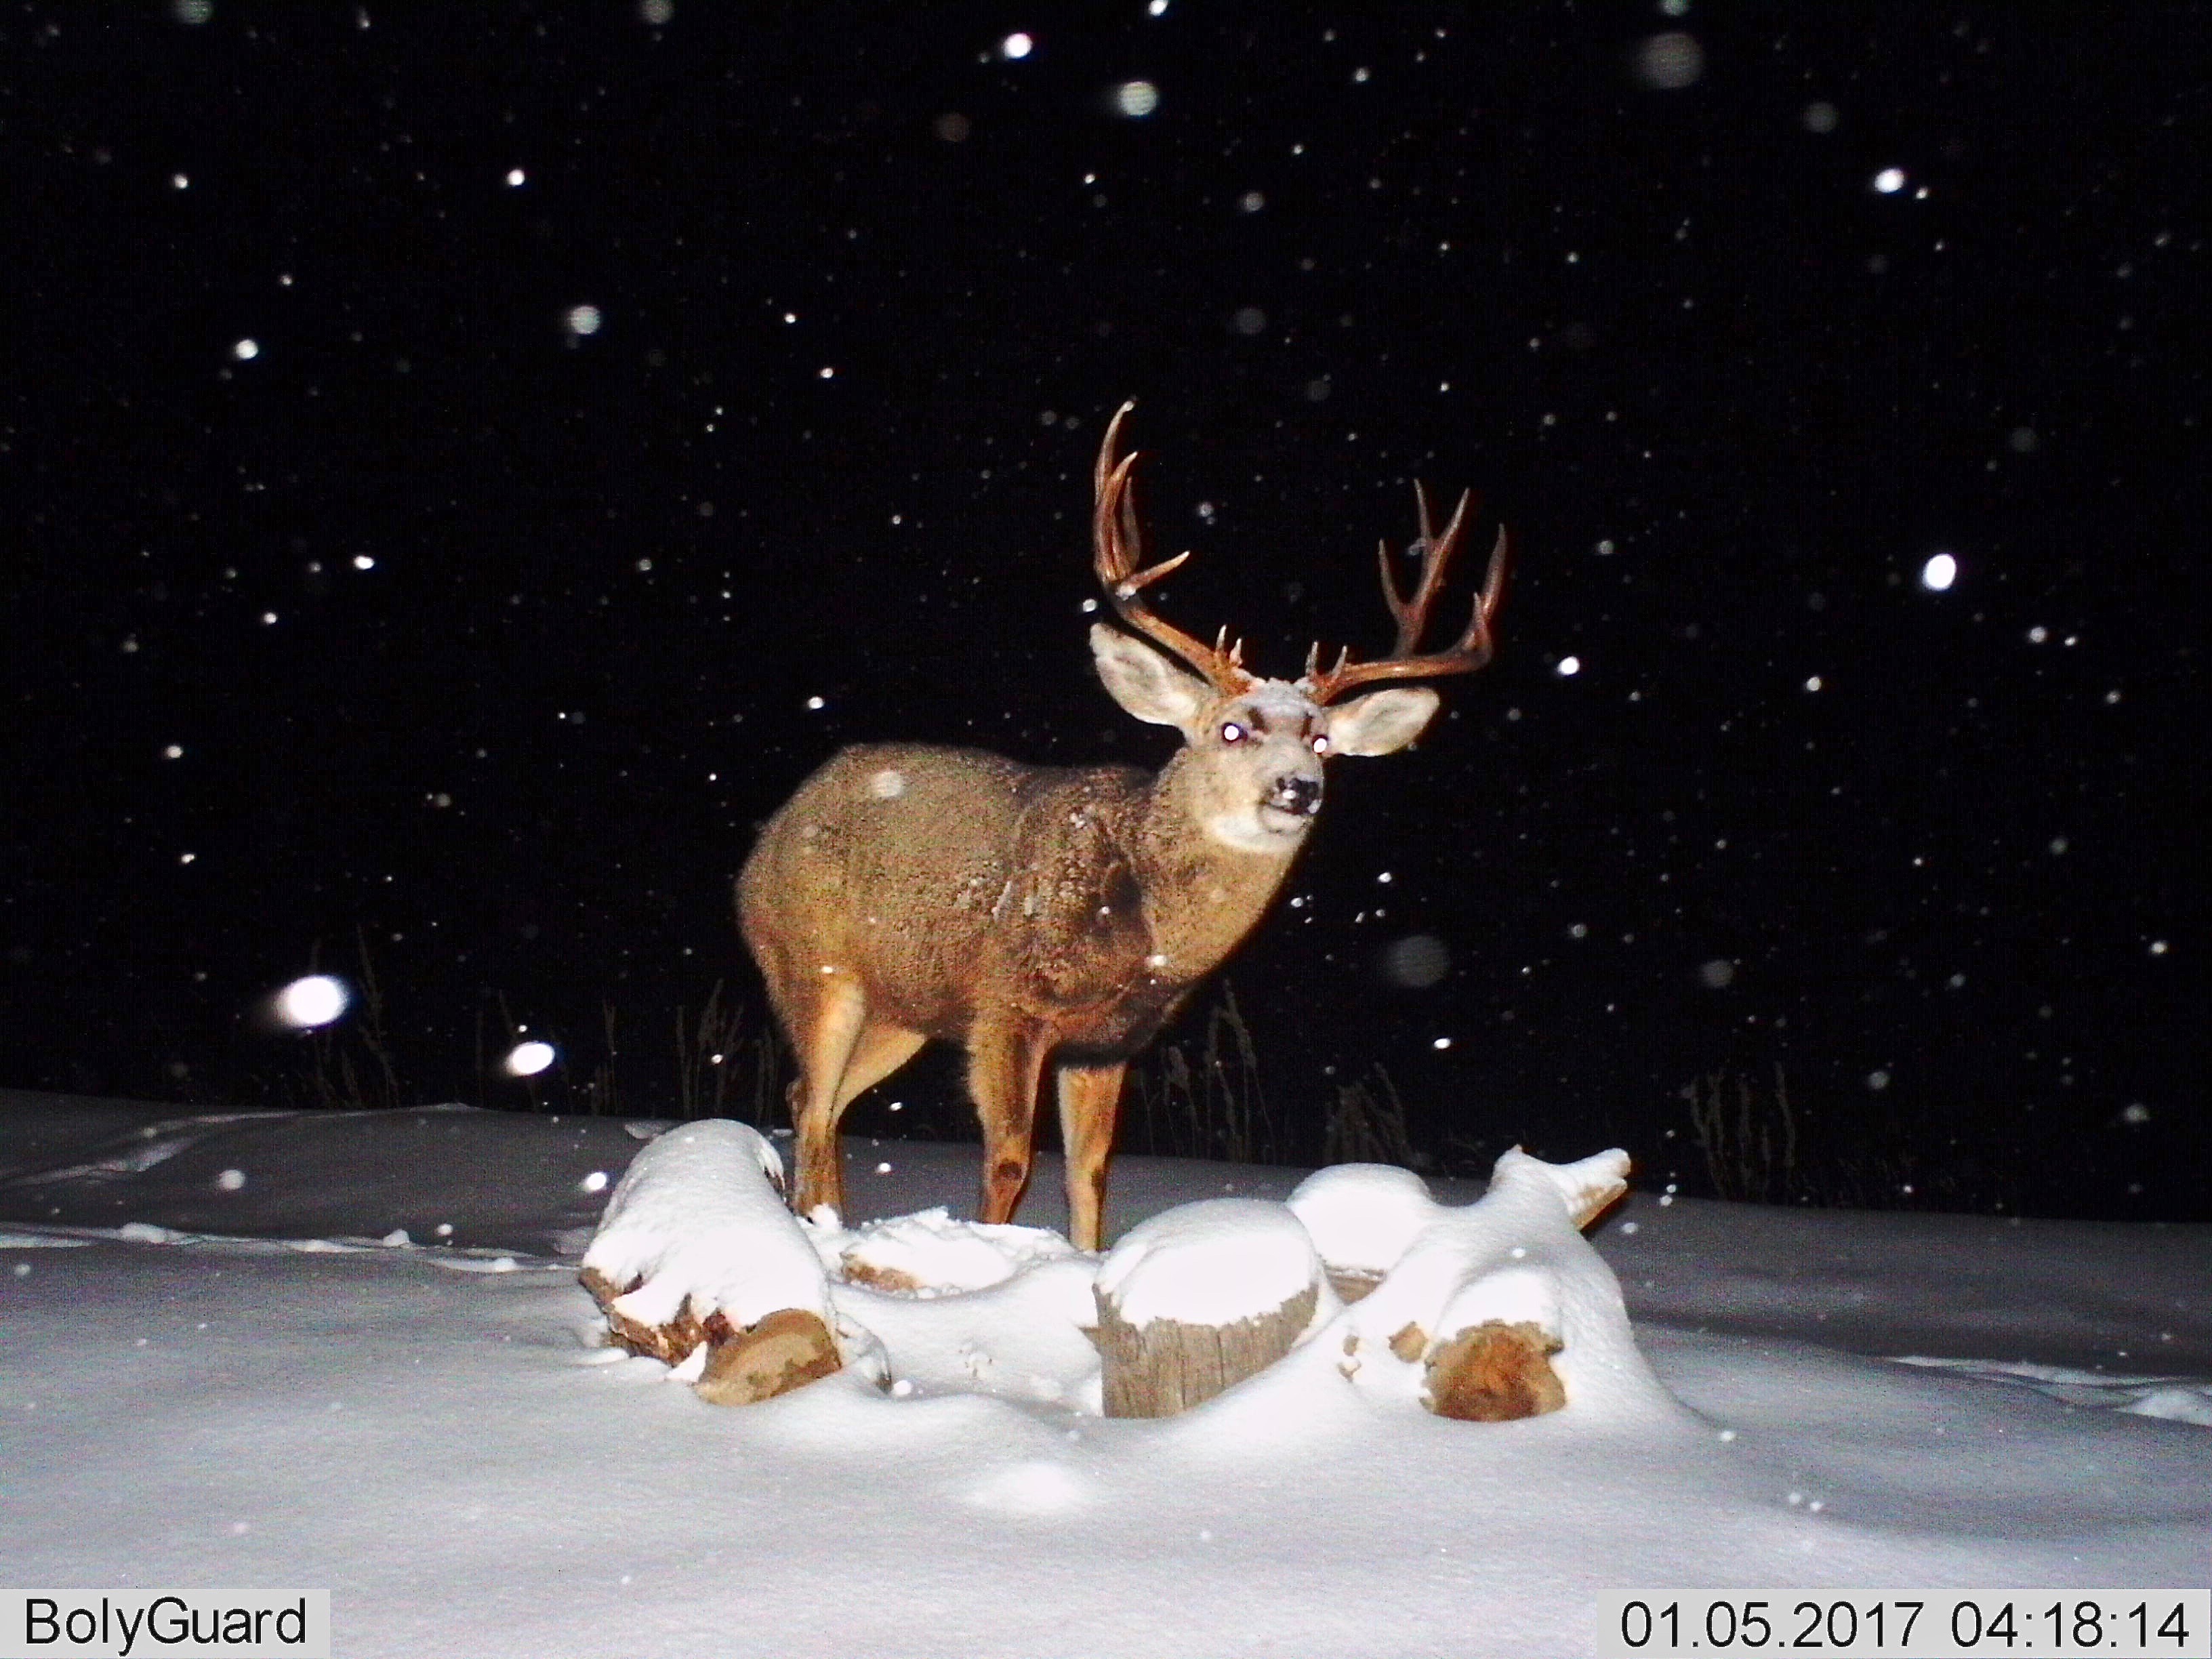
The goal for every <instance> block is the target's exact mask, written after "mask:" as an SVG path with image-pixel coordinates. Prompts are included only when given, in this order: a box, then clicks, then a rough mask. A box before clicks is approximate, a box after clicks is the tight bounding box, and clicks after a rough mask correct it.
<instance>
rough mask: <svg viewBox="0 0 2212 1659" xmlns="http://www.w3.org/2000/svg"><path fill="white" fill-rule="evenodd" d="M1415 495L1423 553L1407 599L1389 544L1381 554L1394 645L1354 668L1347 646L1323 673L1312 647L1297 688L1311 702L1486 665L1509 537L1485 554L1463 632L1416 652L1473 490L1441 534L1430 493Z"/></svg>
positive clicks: (1460, 533)
mask: <svg viewBox="0 0 2212 1659" xmlns="http://www.w3.org/2000/svg"><path fill="white" fill-rule="evenodd" d="M1413 493H1414V496H1415V499H1416V501H1418V502H1419V507H1420V515H1421V538H1420V541H1419V544H1418V545H1419V547H1420V549H1421V574H1420V577H1419V580H1418V581H1416V582H1415V583H1414V585H1413V596H1412V598H1410V599H1408V598H1406V597H1404V596H1402V595H1401V594H1400V592H1398V581H1397V578H1396V577H1395V576H1394V575H1393V574H1391V570H1390V544H1389V543H1388V542H1387V541H1386V542H1384V543H1383V544H1382V546H1381V549H1380V556H1381V563H1382V574H1383V602H1384V603H1385V604H1386V605H1389V607H1390V615H1391V617H1392V618H1393V619H1394V620H1395V622H1396V623H1397V625H1398V638H1397V641H1396V643H1395V644H1394V645H1393V646H1392V647H1391V649H1390V654H1389V656H1388V657H1385V658H1383V659H1380V660H1378V661H1376V662H1363V663H1355V662H1353V661H1352V653H1351V651H1350V650H1349V649H1348V648H1346V649H1343V650H1340V651H1339V652H1338V653H1337V658H1336V662H1335V665H1334V666H1333V667H1331V668H1329V669H1328V670H1326V671H1323V670H1322V668H1321V666H1320V664H1321V647H1320V646H1318V645H1316V646H1315V647H1314V648H1313V649H1312V650H1311V651H1310V652H1309V653H1307V655H1306V671H1305V675H1304V678H1303V680H1302V681H1301V682H1300V683H1301V684H1304V686H1305V687H1306V688H1307V690H1308V692H1309V694H1310V696H1312V697H1313V699H1314V701H1315V702H1319V703H1324V704H1326V703H1328V702H1334V701H1335V700H1336V699H1337V698H1339V697H1340V696H1343V695H1344V694H1345V693H1346V692H1347V691H1349V690H1352V688H1353V687H1354V686H1357V685H1365V684H1370V682H1372V681H1375V680H1401V679H1426V678H1432V677H1434V676H1437V675H1443V674H1470V673H1473V672H1474V671H1475V670H1476V669H1478V668H1480V667H1481V666H1482V665H1484V664H1485V663H1486V662H1488V661H1489V660H1490V657H1491V653H1492V649H1493V647H1494V644H1495V642H1494V641H1492V637H1491V631H1490V630H1491V622H1492V618H1493V617H1495V616H1496V615H1497V614H1498V605H1499V603H1500V602H1501V601H1502V600H1503V599H1504V596H1505V573H1506V569H1507V567H1508V566H1509V564H1510V562H1511V548H1512V539H1511V538H1510V536H1508V535H1507V533H1506V532H1505V531H1504V529H1503V528H1502V527H1501V528H1500V529H1499V531H1498V540H1497V542H1496V544H1494V545H1493V546H1492V549H1491V552H1490V568H1489V571H1488V572H1487V574H1486V577H1485V579H1484V581H1483V587H1482V592H1480V594H1478V595H1477V596H1476V598H1475V602H1474V616H1473V617H1471V618H1470V619H1469V620H1468V625H1467V631H1466V632H1465V633H1463V634H1462V635H1460V637H1459V638H1458V640H1457V641H1455V642H1454V643H1453V644H1452V645H1451V646H1449V647H1447V648H1446V649H1444V650H1442V651H1431V652H1428V653H1422V652H1420V651H1419V645H1420V642H1421V635H1423V634H1424V633H1425V632H1426V631H1427V629H1428V624H1429V613H1430V611H1431V610H1433V609H1434V608H1435V605H1436V600H1437V592H1438V591H1439V590H1440V589H1441V588H1442V586H1443V579H1444V574H1445V572H1446V570H1447V569H1448V568H1449V566H1450V564H1451V561H1452V556H1453V555H1454V554H1455V553H1456V552H1457V551H1458V550H1459V544H1460V539H1461V538H1462V536H1464V535H1465V534H1466V532H1467V526H1468V522H1469V520H1470V519H1471V517H1472V513H1473V508H1474V492H1473V491H1471V490H1469V491H1465V492H1462V495H1461V496H1460V498H1459V504H1458V506H1456V507H1454V508H1453V509H1452V515H1451V522H1450V523H1449V524H1447V525H1446V526H1444V528H1443V534H1441V535H1439V534H1437V528H1436V515H1435V513H1434V512H1433V511H1432V510H1431V506H1430V502H1429V492H1428V491H1427V489H1425V488H1423V487H1422V486H1421V485H1420V484H1419V483H1416V484H1415V485H1414V486H1413Z"/></svg>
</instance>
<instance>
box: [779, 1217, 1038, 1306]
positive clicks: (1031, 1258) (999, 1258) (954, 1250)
mask: <svg viewBox="0 0 2212 1659" xmlns="http://www.w3.org/2000/svg"><path fill="white" fill-rule="evenodd" d="M814 1248H815V1249H816V1250H817V1252H818V1253H819V1254H820V1255H821V1256H822V1259H823V1264H824V1265H825V1266H827V1267H829V1269H830V1271H831V1272H832V1273H836V1275H837V1276H838V1277H839V1278H841V1279H848V1280H850V1281H851V1282H853V1283H854V1284H860V1285H872V1286H873V1287H874V1288H875V1289H877V1290H879V1291H904V1292H907V1293H908V1294H910V1295H914V1296H920V1297H933V1296H945V1295H947V1294H952V1293H957V1292H960V1291H981V1290H986V1289H988V1288H989V1287H990V1286H991V1285H998V1284H1002V1283H1004V1282H1005V1281H1006V1280H1007V1279H1012V1277H1013V1276H1014V1275H1015V1274H1017V1273H1024V1272H1026V1271H1027V1270H1028V1269H1030V1268H1031V1267H1036V1266H1037V1265H1038V1264H1039V1263H1040V1262H1045V1261H1065V1260H1066V1259H1067V1258H1069V1257H1071V1256H1073V1255H1076V1254H1078V1252H1077V1250H1076V1249H1075V1247H1074V1246H1073V1244H1071V1243H1068V1242H1067V1241H1066V1239H1064V1238H1062V1237H1060V1235H1059V1234H1058V1233H1055V1232H1053V1231H1050V1230H1048V1229H1047V1228H1043V1227H1017V1226H1013V1225H994V1224H993V1223H990V1222H983V1221H956V1220H954V1219H953V1218H952V1217H951V1214H950V1213H949V1212H947V1211H946V1210H945V1207H944V1206H942V1205H939V1206H937V1207H936V1208H935V1209H930V1210H923V1211H921V1212H917V1213H915V1214H914V1215H900V1216H889V1217H886V1218H884V1219H883V1220H881V1221H871V1222H869V1223H867V1224H866V1225H864V1226H861V1227H858V1228H855V1229H854V1230H853V1231H850V1232H845V1231H835V1232H833V1231H829V1230H828V1229H826V1228H825V1229H822V1230H819V1231H817V1232H816V1233H815V1234H814Z"/></svg>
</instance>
